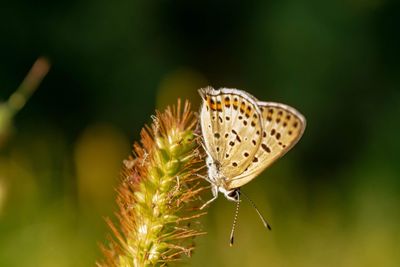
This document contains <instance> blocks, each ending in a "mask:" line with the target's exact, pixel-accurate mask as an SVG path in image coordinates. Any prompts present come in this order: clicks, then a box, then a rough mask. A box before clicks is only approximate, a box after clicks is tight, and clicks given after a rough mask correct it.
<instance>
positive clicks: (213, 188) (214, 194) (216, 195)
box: [200, 185, 218, 210]
mask: <svg viewBox="0 0 400 267" xmlns="http://www.w3.org/2000/svg"><path fill="white" fill-rule="evenodd" d="M211 192H212V194H213V198H212V199H210V200H209V201H207V202H206V203H204V204H203V206H201V207H200V210H202V209H204V208H205V207H207V206H208V205H209V204H210V203H211V202H213V201H214V200H216V199H217V197H218V187H217V186H216V185H211Z"/></svg>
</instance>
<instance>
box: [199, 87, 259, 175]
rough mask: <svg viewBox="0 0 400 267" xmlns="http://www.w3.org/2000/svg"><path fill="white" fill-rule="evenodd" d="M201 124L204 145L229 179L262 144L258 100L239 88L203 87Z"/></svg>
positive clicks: (241, 169) (252, 156) (250, 158)
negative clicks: (216, 88)
mask: <svg viewBox="0 0 400 267" xmlns="http://www.w3.org/2000/svg"><path fill="white" fill-rule="evenodd" d="M199 93H200V95H201V96H202V98H203V104H202V107H201V113H200V124H201V129H202V134H203V138H204V144H205V148H206V150H207V153H208V154H209V156H211V157H212V159H213V160H214V162H217V165H218V164H219V166H220V172H221V173H222V175H223V176H224V177H225V178H226V180H227V181H229V180H231V179H234V178H235V177H236V176H238V175H240V174H241V173H242V172H243V171H244V170H245V169H246V168H247V166H248V165H249V164H250V162H251V161H252V160H253V158H254V156H255V155H256V152H257V151H258V148H259V146H260V144H261V134H262V128H263V127H262V119H261V111H260V109H259V107H258V105H257V102H256V101H257V100H256V99H255V98H254V97H253V96H251V95H250V94H248V93H246V92H244V91H240V90H237V89H228V88H223V89H219V90H215V89H213V88H211V87H208V88H204V89H200V90H199Z"/></svg>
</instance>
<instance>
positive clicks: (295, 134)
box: [228, 102, 306, 188]
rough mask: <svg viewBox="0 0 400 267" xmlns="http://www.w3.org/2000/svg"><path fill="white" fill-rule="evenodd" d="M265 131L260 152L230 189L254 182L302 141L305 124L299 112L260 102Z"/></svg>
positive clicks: (284, 106)
mask: <svg viewBox="0 0 400 267" xmlns="http://www.w3.org/2000/svg"><path fill="white" fill-rule="evenodd" d="M258 105H259V107H260V110H261V112H262V117H263V125H264V129H263V132H262V142H261V145H260V148H259V150H258V151H257V153H256V155H255V156H254V158H253V159H252V162H251V164H250V165H249V166H248V168H247V169H246V170H245V171H244V172H243V173H242V174H241V175H240V176H238V177H236V178H235V179H233V180H232V181H230V183H229V184H228V185H229V188H238V187H241V186H242V185H244V184H246V183H248V182H249V181H251V180H252V179H254V178H255V177H256V176H257V175H258V174H260V173H261V172H262V171H263V170H265V169H266V168H267V167H268V166H270V165H271V164H272V163H274V162H275V161H276V160H277V159H279V158H280V157H282V156H283V155H285V154H286V152H287V151H289V150H290V149H291V148H292V147H293V146H294V145H295V144H296V143H297V142H298V141H299V139H300V137H301V136H302V134H303V132H304V129H305V127H306V120H305V118H304V117H303V115H301V114H300V113H299V112H298V111H297V110H295V109H294V108H292V107H289V106H287V105H284V104H279V103H273V102H258Z"/></svg>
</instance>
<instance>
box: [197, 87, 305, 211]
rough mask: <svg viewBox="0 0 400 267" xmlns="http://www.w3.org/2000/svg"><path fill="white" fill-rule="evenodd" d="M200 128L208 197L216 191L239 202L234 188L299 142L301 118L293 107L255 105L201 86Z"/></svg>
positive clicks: (241, 95)
mask: <svg viewBox="0 0 400 267" xmlns="http://www.w3.org/2000/svg"><path fill="white" fill-rule="evenodd" d="M199 93H200V95H201V97H202V99H203V103H202V106H201V111H200V125H201V131H202V136H203V146H204V148H205V151H206V153H207V159H206V164H207V168H208V177H207V178H206V179H207V180H208V181H209V182H210V183H211V189H212V193H213V196H214V197H213V198H212V199H211V200H210V201H208V202H207V203H206V204H204V205H203V206H205V205H207V204H208V203H210V202H212V201H213V200H215V199H216V198H217V196H218V192H221V193H223V194H224V195H225V197H226V198H227V199H228V200H231V201H239V195H240V187H241V186H243V185H245V184H247V183H248V182H250V181H251V180H253V179H254V178H255V177H256V176H257V175H258V174H260V173H261V172H262V171H263V170H264V169H266V168H267V167H268V166H269V165H271V164H272V163H273V162H274V161H276V160H277V159H278V158H280V157H281V156H283V155H284V154H285V153H286V152H287V151H288V150H289V149H290V148H291V147H293V146H294V145H295V144H296V143H297V141H298V140H299V139H300V137H301V135H302V134H303V131H304V128H305V124H306V123H305V119H304V117H303V116H302V115H301V114H300V113H299V112H298V111H297V110H295V109H294V108H292V107H289V106H287V105H284V104H280V103H274V102H261V101H258V100H257V99H256V98H255V97H254V96H252V95H250V94H249V93H247V92H245V91H242V90H238V89H229V88H222V89H218V90H215V89H213V88H212V87H207V88H203V89H200V90H199Z"/></svg>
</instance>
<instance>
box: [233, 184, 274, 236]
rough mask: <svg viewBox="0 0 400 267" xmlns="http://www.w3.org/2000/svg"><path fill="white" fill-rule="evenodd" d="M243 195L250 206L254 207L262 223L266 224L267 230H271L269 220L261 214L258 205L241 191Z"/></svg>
mask: <svg viewBox="0 0 400 267" xmlns="http://www.w3.org/2000/svg"><path fill="white" fill-rule="evenodd" d="M240 193H241V194H243V196H244V197H245V198H246V199H247V200H248V201H249V202H250V204H251V205H252V206H253V208H254V209H255V210H256V211H257V214H258V216H259V217H260V219H261V221H262V223H263V224H264V226H265V228H267V229H268V230H271V226H270V225H269V224H268V222H267V220H266V219H265V218H264V216H263V215H262V214H261V212H260V211H259V210H258V209H257V206H256V204H254V202H253V201H252V200H251V199H250V198H249V197H248V196H247V195H246V194H245V193H243V191H240Z"/></svg>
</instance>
